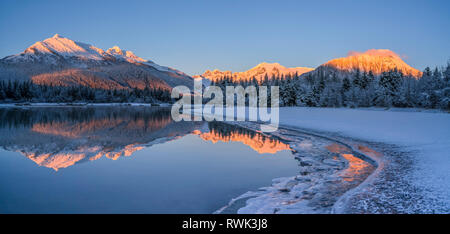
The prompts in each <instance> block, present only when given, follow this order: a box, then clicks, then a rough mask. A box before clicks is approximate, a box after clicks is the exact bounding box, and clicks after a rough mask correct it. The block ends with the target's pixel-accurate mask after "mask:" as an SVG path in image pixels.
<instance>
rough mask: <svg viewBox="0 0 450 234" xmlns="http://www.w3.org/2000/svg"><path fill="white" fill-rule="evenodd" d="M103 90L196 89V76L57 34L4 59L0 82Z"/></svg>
mask: <svg viewBox="0 0 450 234" xmlns="http://www.w3.org/2000/svg"><path fill="white" fill-rule="evenodd" d="M2 79H3V80H8V79H9V80H15V79H18V80H31V81H33V82H34V83H38V84H52V85H61V86H73V85H81V86H89V87H94V88H103V89H129V88H138V89H144V88H145V87H151V88H161V89H167V90H168V89H170V88H171V87H174V86H177V85H187V86H189V87H190V86H192V81H193V80H192V77H190V76H188V75H186V74H185V73H183V72H181V71H178V70H176V69H173V68H170V67H165V66H160V65H158V64H156V63H154V62H153V61H151V60H146V59H143V58H141V57H138V56H136V55H135V54H134V53H133V52H131V51H127V50H122V49H120V48H119V47H118V46H113V47H111V48H109V49H107V50H106V51H105V50H103V49H100V48H97V47H95V46H93V45H91V44H87V43H83V42H76V41H73V40H71V39H69V38H65V37H62V36H60V35H59V34H55V35H54V36H53V37H51V38H47V39H45V40H43V41H38V42H36V43H34V44H33V45H31V46H30V47H28V48H27V49H25V50H24V51H23V52H22V53H19V54H15V55H10V56H6V57H4V58H2V59H0V80H2Z"/></svg>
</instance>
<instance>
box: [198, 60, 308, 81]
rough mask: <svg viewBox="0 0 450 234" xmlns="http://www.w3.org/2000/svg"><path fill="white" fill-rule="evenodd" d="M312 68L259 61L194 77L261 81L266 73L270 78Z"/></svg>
mask: <svg viewBox="0 0 450 234" xmlns="http://www.w3.org/2000/svg"><path fill="white" fill-rule="evenodd" d="M312 70H313V68H308V67H289V68H287V67H285V66H282V65H280V64H279V63H265V62H264V63H260V64H258V65H257V66H256V67H253V68H251V69H250V70H247V71H244V72H234V73H233V72H231V71H219V70H217V69H215V70H213V71H210V70H207V71H205V73H203V74H202V75H198V76H194V77H203V78H206V79H209V80H211V81H216V80H218V79H221V78H223V77H231V78H232V79H233V80H234V81H240V80H248V79H252V78H253V77H255V78H256V80H258V81H261V80H263V79H264V77H265V76H266V75H267V77H268V78H269V79H270V78H271V77H273V76H281V75H284V76H286V75H295V74H297V75H301V74H303V73H305V72H309V71H312Z"/></svg>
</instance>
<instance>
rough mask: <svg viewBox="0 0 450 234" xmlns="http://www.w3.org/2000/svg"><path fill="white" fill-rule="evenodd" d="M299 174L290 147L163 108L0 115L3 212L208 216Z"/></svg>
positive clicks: (76, 109)
mask: <svg viewBox="0 0 450 234" xmlns="http://www.w3.org/2000/svg"><path fill="white" fill-rule="evenodd" d="M297 173H298V162H297V161H296V160H295V159H294V157H293V155H292V153H291V150H290V148H289V146H288V145H286V144H284V143H282V142H280V141H278V140H276V139H271V138H268V137H266V136H263V135H261V134H259V133H256V132H252V131H249V130H247V129H244V128H239V127H236V126H231V125H227V124H223V123H206V122H173V121H172V119H171V117H170V109H167V108H156V107H32V108H28V109H26V108H0V213H212V212H214V211H215V210H217V209H219V208H220V207H222V206H224V205H226V204H227V203H228V202H229V201H230V200H231V199H232V198H234V197H236V196H238V195H240V194H242V193H245V192H246V191H249V190H255V189H258V188H259V187H262V186H268V185H270V184H271V180H272V179H273V178H277V177H283V176H292V175H295V174H297Z"/></svg>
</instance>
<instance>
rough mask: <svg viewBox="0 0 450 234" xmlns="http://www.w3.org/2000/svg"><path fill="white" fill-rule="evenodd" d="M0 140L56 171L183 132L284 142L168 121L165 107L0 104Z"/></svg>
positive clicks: (214, 125) (268, 149)
mask: <svg viewBox="0 0 450 234" xmlns="http://www.w3.org/2000/svg"><path fill="white" fill-rule="evenodd" d="M0 120H1V121H0V134H1V135H2V136H4V137H1V139H0V146H1V147H3V148H4V149H5V150H8V151H16V152H20V153H22V154H23V155H25V156H26V157H27V158H29V159H31V160H33V161H34V162H35V163H36V164H38V165H39V166H44V167H48V168H52V169H54V170H56V171H58V170H59V169H62V168H67V167H70V166H73V165H75V164H77V163H81V162H87V161H94V160H97V159H100V158H102V157H103V156H104V157H106V158H109V159H112V160H116V159H118V158H119V157H122V156H125V157H127V156H131V155H132V154H133V153H134V152H136V151H138V150H141V149H144V148H145V147H150V146H152V145H153V144H158V143H163V142H167V141H170V140H173V139H176V138H179V137H182V136H184V135H187V134H191V133H192V134H195V135H199V136H200V138H201V139H203V140H205V141H211V142H213V143H216V142H219V141H221V142H230V141H231V142H241V143H243V144H245V145H248V146H249V147H251V148H252V149H253V150H254V151H256V152H258V153H260V154H263V153H269V154H275V153H277V152H279V151H283V150H290V148H289V145H287V144H285V143H283V142H281V141H279V140H275V139H272V138H269V137H267V136H264V135H263V134H261V133H257V132H254V131H250V130H247V129H245V128H242V127H237V126H232V125H229V124H224V123H218V122H211V123H208V124H206V123H204V122H183V121H182V122H174V121H173V120H172V118H171V115H170V108H159V107H152V108H146V107H96V108H91V107H78V108H71V107H46V108H29V109H22V108H0Z"/></svg>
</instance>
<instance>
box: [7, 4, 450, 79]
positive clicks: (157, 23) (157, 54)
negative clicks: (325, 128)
mask: <svg viewBox="0 0 450 234" xmlns="http://www.w3.org/2000/svg"><path fill="white" fill-rule="evenodd" d="M449 12H450V1H446V0H440V1H437V0H435V1H433V0H431V1H418V0H411V1H345V0H340V1H262V0H260V1H244V0H241V1H235V0H228V1H218V0H216V1H170V0H166V1H131V0H129V1H112V0H109V1H100V0H95V1H94V0H90V1H45V0H44V1H27V0H22V1H13V0H11V1H4V0H2V1H1V2H0V57H4V56H7V55H10V54H16V53H19V52H21V51H23V50H24V49H25V48H26V47H28V46H30V45H32V44H33V43H34V42H36V41H40V40H43V39H45V38H48V37H51V36H53V35H54V34H55V33H59V34H61V35H62V36H65V37H68V38H70V39H73V40H76V41H81V42H86V43H90V44H93V45H95V46H97V47H100V48H103V49H107V48H110V47H112V46H114V45H118V46H120V47H121V48H122V49H126V50H131V51H133V52H135V54H136V55H138V56H140V57H143V58H146V59H151V60H153V61H155V62H156V63H158V64H161V65H167V66H171V67H174V68H177V69H180V70H182V71H184V72H186V73H188V74H191V75H194V74H198V73H203V72H204V70H206V69H214V68H218V69H221V70H232V71H242V70H246V69H248V68H250V67H253V66H255V65H256V64H258V63H260V62H279V63H280V64H282V65H285V66H309V67H316V66H318V65H320V64H322V63H324V62H326V61H328V60H330V59H333V58H336V57H343V56H346V55H347V53H348V52H349V51H365V50H367V49H372V48H376V49H391V50H393V51H394V52H396V53H398V54H399V55H401V56H404V58H405V61H406V62H407V63H408V64H410V65H412V66H414V67H416V68H418V69H420V70H422V69H423V68H424V67H425V66H436V65H444V64H445V63H446V62H447V60H448V59H450V30H449V29H450V14H449Z"/></svg>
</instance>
